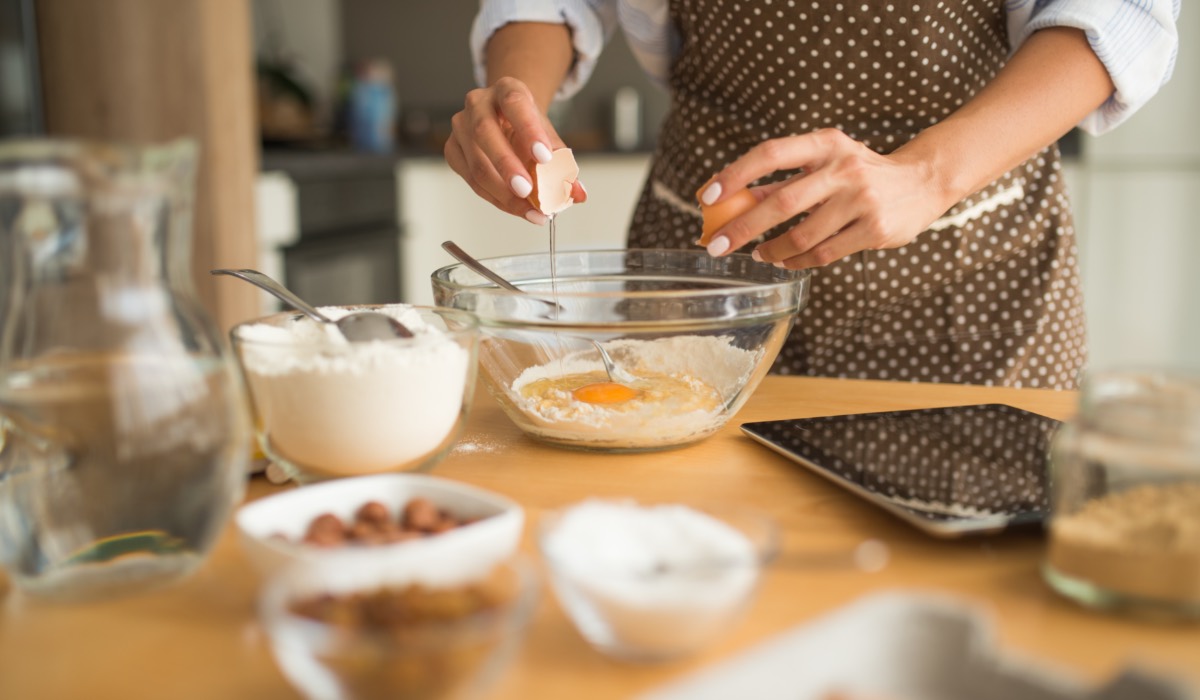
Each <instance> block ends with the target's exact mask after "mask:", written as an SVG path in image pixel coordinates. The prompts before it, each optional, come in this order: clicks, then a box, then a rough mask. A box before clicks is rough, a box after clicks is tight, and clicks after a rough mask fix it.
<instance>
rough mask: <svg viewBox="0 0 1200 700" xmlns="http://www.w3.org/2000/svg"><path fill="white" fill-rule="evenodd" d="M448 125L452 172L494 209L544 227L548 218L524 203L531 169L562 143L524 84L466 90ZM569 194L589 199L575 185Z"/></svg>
mask: <svg viewBox="0 0 1200 700" xmlns="http://www.w3.org/2000/svg"><path fill="white" fill-rule="evenodd" d="M450 123H451V133H450V138H449V139H448V140H447V141H446V147H445V149H444V152H445V155H446V162H447V163H448V164H449V165H450V168H451V169H453V170H454V172H456V173H458V174H459V175H460V176H462V179H464V180H466V181H467V184H468V185H470V186H471V189H473V190H475V194H477V195H479V196H480V197H482V198H483V199H485V200H487V201H489V202H491V203H492V205H494V206H495V207H496V208H497V209H501V210H503V211H506V212H508V213H509V214H512V215H514V216H520V217H523V218H525V219H526V220H528V221H529V222H531V223H534V224H537V225H539V226H540V225H542V224H545V223H546V215H545V214H543V213H542V212H540V211H538V210H537V209H536V208H534V206H533V205H532V204H531V203H530V202H529V200H528V199H527V198H528V197H529V193H530V192H532V191H533V174H532V167H533V165H534V164H535V163H545V162H547V161H549V160H550V155H551V152H552V151H554V150H555V149H558V148H563V146H564V144H563V142H562V139H560V138H559V137H558V133H557V132H556V131H555V130H554V126H553V125H551V124H550V120H549V119H547V118H546V115H545V114H543V113H542V111H541V110H540V109H538V106H537V103H536V102H535V101H534V99H533V94H532V93H531V92H530V90H529V88H528V87H527V86H526V85H525V83H523V82H521V81H520V80H517V79H516V78H500V79H499V80H497V81H495V82H494V83H492V85H490V86H489V87H486V88H479V89H476V90H472V91H471V92H468V93H467V98H466V102H465V106H464V107H463V110H462V111H461V112H459V113H457V114H455V115H454V118H453V119H452V120H451V122H450ZM572 195H573V196H574V198H575V202H576V203H581V202H583V201H585V200H586V199H587V192H586V191H585V190H584V189H583V187H582V186H581V185H580V184H579V183H578V182H576V183H575V188H574V191H573V192H572Z"/></svg>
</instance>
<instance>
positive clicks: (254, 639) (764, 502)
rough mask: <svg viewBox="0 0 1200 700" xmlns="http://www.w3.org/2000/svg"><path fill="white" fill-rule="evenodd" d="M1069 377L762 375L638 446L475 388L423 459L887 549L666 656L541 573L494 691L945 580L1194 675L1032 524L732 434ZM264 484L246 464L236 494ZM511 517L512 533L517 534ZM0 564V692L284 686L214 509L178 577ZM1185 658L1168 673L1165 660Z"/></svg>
mask: <svg viewBox="0 0 1200 700" xmlns="http://www.w3.org/2000/svg"><path fill="white" fill-rule="evenodd" d="M1076 398H1077V397H1076V395H1075V394H1073V393H1069V392H1051V391H1044V390H1030V389H997V388H985V387H969V386H955V385H922V384H908V383H899V382H861V381H848V380H831V379H810V378H798V377H776V376H772V377H768V378H767V379H766V380H765V381H764V382H763V383H762V385H761V386H760V387H759V389H758V390H757V391H756V392H755V394H754V395H753V396H752V397H751V399H750V401H749V402H748V403H747V404H746V406H745V407H744V408H743V410H742V411H741V412H740V413H739V414H738V416H737V417H736V420H735V421H733V422H732V423H730V424H729V425H728V426H726V427H725V428H724V429H723V430H722V431H721V432H719V433H718V434H716V435H715V436H713V437H711V438H709V439H708V440H705V441H704V442H701V443H699V444H697V445H693V446H691V447H687V448H683V449H678V450H672V451H666V452H658V453H648V454H631V455H609V454H592V453H583V452H574V451H565V450H562V449H556V448H552V447H548V446H544V445H541V444H539V443H536V442H534V441H532V440H529V439H527V438H525V437H524V436H523V435H522V434H521V433H520V432H519V431H518V430H517V428H516V427H515V426H514V425H513V424H512V423H511V422H510V421H509V420H508V419H507V418H506V417H505V416H504V415H503V414H502V413H501V412H500V409H499V407H498V406H497V405H496V404H495V403H494V402H493V401H492V399H491V398H490V397H489V396H488V395H487V394H486V392H484V391H482V390H481V391H480V392H479V394H478V397H477V401H476V404H475V407H474V408H473V411H472V414H471V416H470V418H469V420H468V423H467V426H466V430H465V432H464V434H463V435H462V436H461V438H460V439H459V441H458V443H457V445H456V447H455V449H454V451H453V452H452V453H451V454H450V455H449V457H448V458H447V459H446V460H445V461H444V462H443V463H442V464H441V465H439V466H438V467H437V468H436V469H435V470H434V471H433V473H434V474H436V475H438V476H442V477H448V478H453V479H457V480H460V481H464V482H467V483H471V484H475V485H478V486H481V487H484V488H488V489H492V490H495V491H498V492H500V493H503V494H506V495H508V496H510V497H512V498H514V499H516V500H517V501H518V502H520V503H521V504H522V505H523V506H524V507H525V508H526V510H527V517H528V522H529V523H530V524H531V525H532V524H534V523H536V522H537V520H538V515H539V514H540V513H541V512H542V511H544V510H547V509H553V508H558V507H561V506H564V505H567V504H570V503H573V502H576V501H579V500H581V499H584V498H587V497H590V496H599V497H616V496H633V497H638V498H643V499H671V498H681V499H697V500H701V501H702V500H706V499H720V500H724V501H728V502H731V503H738V504H742V505H746V506H751V507H754V508H758V509H761V510H762V511H764V512H766V513H768V514H770V515H771V516H773V517H774V518H776V519H777V520H778V521H779V523H780V525H781V528H782V532H783V550H784V553H785V556H784V558H785V559H786V554H787V553H788V552H792V553H803V552H814V551H816V552H821V551H829V550H844V549H847V548H849V547H851V546H853V545H854V544H856V543H857V542H859V541H860V540H862V539H864V538H877V539H881V540H883V541H884V542H886V544H887V545H888V547H889V548H890V550H891V561H890V563H889V565H888V566H887V568H885V569H884V570H883V571H881V572H879V573H874V574H867V573H859V572H854V571H835V570H802V569H796V568H788V567H787V566H786V565H784V564H782V563H780V564H778V565H776V566H773V567H772V568H771V569H770V570H769V571H768V573H767V575H766V577H765V580H764V583H763V586H762V590H761V592H760V594H759V597H758V599H757V601H756V602H755V603H754V604H753V606H752V607H751V609H750V610H749V612H748V615H747V617H746V619H744V620H743V621H742V622H741V623H740V624H739V625H738V626H737V627H736V628H735V629H734V630H733V631H732V632H731V634H730V635H729V636H728V638H727V639H725V640H724V641H723V642H722V643H720V644H718V645H717V646H716V647H714V648H712V649H709V650H707V651H706V652H705V653H703V654H702V655H700V656H698V657H696V658H692V659H689V660H686V661H682V662H678V663H672V664H665V665H623V664H619V663H617V662H614V661H610V660H608V659H606V658H604V657H602V656H600V655H599V654H598V653H596V652H594V651H593V650H592V649H591V648H590V647H588V646H587V644H586V643H585V642H584V641H583V640H582V638H581V637H580V636H579V635H578V634H577V633H576V632H575V630H574V629H573V628H572V627H571V624H570V622H569V621H568V620H567V619H566V617H565V616H564V615H563V613H562V612H561V610H560V609H559V608H558V606H557V604H556V603H555V602H554V600H553V597H552V595H551V594H550V591H549V589H548V588H546V589H545V590H544V591H543V597H542V601H541V603H540V605H539V608H538V611H537V613H536V615H535V618H534V622H533V626H532V628H531V630H530V632H529V634H528V637H527V639H526V640H525V644H524V646H523V648H522V650H521V652H520V654H519V656H518V658H517V660H516V662H515V665H514V666H513V667H512V668H511V669H510V670H509V672H508V673H507V674H506V675H505V676H504V678H503V680H502V681H501V684H500V686H499V687H498V688H497V691H496V694H495V697H496V698H502V699H508V698H512V699H517V698H521V699H524V698H539V699H540V698H572V699H576V698H584V699H586V698H598V699H599V698H603V699H606V700H607V699H608V698H624V697H629V696H631V695H634V694H637V693H639V692H642V691H647V690H650V689H652V688H655V687H657V686H659V685H660V684H663V683H666V682H668V681H672V680H675V679H678V678H680V677H681V676H683V675H685V674H687V673H689V672H692V671H695V670H698V669H700V668H702V667H705V666H708V665H711V664H713V663H716V662H718V661H721V660H724V659H726V658H728V657H730V656H731V655H733V654H735V653H736V652H738V651H741V650H743V649H746V648H747V647H749V646H751V645H753V644H754V643H756V642H759V641H762V640H764V639H766V638H768V637H770V636H771V635H774V634H776V633H779V632H782V631H784V630H786V629H789V628H791V627H793V626H795V625H798V624H802V623H805V622H808V621H811V620H813V619H815V618H817V617H819V616H821V615H822V614H824V613H827V612H829V611H831V610H834V609H836V608H839V607H841V606H843V605H846V604H848V603H850V602H851V601H854V600H855V599H858V598H859V597H861V596H863V595H866V594H870V593H874V592H879V591H882V590H885V589H888V590H890V589H902V590H911V589H916V590H923V591H933V592H936V593H939V594H945V595H949V596H953V597H955V598H959V599H962V600H964V601H967V602H969V603H971V604H974V605H977V606H979V607H980V608H981V609H982V610H984V611H985V612H987V613H990V616H991V618H992V619H991V621H990V622H991V623H992V625H993V627H994V631H995V637H996V642H997V644H998V645H999V646H1000V647H1001V650H1002V653H1003V654H1004V655H1015V657H1016V658H1019V659H1024V660H1026V661H1029V660H1032V661H1034V662H1036V663H1037V664H1038V665H1040V666H1049V667H1050V668H1053V669H1058V670H1061V671H1062V672H1063V673H1065V674H1067V676H1068V677H1070V676H1077V677H1080V678H1082V679H1084V680H1087V681H1095V682H1099V681H1101V680H1104V679H1107V678H1110V677H1111V676H1113V675H1115V674H1116V673H1117V672H1118V671H1119V670H1121V669H1124V668H1126V667H1129V666H1131V665H1132V666H1139V667H1145V668H1149V669H1157V670H1163V671H1170V672H1173V673H1175V674H1191V675H1190V677H1191V679H1192V680H1193V681H1194V682H1197V683H1200V675H1197V674H1200V643H1198V641H1197V640H1198V639H1200V630H1198V628H1197V627H1196V626H1194V625H1193V626H1187V625H1167V624H1155V623H1149V622H1140V621H1137V620H1134V619H1130V618H1125V617H1116V616H1110V615H1103V614H1098V613H1094V612H1090V611H1087V610H1084V609H1081V608H1079V607H1076V606H1075V605H1073V604H1071V603H1069V602H1068V601H1066V600H1064V599H1062V598H1060V597H1058V596H1057V595H1056V594H1054V593H1053V592H1051V591H1050V589H1049V588H1048V587H1047V586H1046V585H1045V584H1044V583H1043V582H1042V580H1041V577H1040V575H1039V573H1038V567H1039V564H1040V561H1041V557H1042V553H1043V538H1042V536H1041V535H1040V534H1039V533H1037V532H1031V531H1025V532H1009V533H1004V534H1000V535H995V536H989V537H983V538H976V539H964V540H958V541H954V540H938V539H934V538H931V537H929V536H926V535H924V534H922V533H921V532H919V531H917V530H915V529H913V528H911V527H909V526H908V525H906V524H904V523H902V522H901V521H899V520H897V519H895V518H894V517H892V516H890V515H888V514H886V513H884V512H882V511H880V510H878V509H876V508H875V507H873V506H870V505H868V504H866V503H865V502H863V501H861V500H860V499H858V498H857V497H855V496H853V495H851V494H849V493H848V492H846V491H844V490H842V489H841V488H839V487H836V486H834V485H832V484H830V483H828V482H826V481H825V480H824V479H822V478H821V477H818V476H816V475H813V474H811V473H808V472H806V471H804V470H802V469H800V468H798V467H796V466H795V465H793V464H792V463H791V462H789V461H788V460H786V459H785V458H783V457H780V456H778V455H776V454H775V453H773V452H771V451H769V450H767V449H765V448H763V447H761V446H759V445H758V444H757V443H754V442H752V441H751V440H750V439H748V438H746V437H744V436H743V435H742V434H741V432H740V430H739V429H738V425H739V424H741V423H743V422H748V421H758V420H770V419H780V418H800V417H805V416H816V415H834V414H841V413H857V412H865V411H873V410H890V409H904V408H922V407H932V406H947V405H959V404H968V403H984V402H1001V403H1008V404H1011V405H1014V406H1017V407H1020V408H1025V409H1027V410H1031V411H1035V412H1039V413H1042V414H1044V415H1048V416H1052V417H1055V418H1067V417H1069V416H1070V415H1071V414H1072V413H1073V411H1074V407H1075V401H1076ZM281 488H287V487H278V486H272V485H270V484H268V483H266V482H265V481H262V480H259V479H255V480H253V481H252V482H251V484H250V491H249V498H256V497H260V496H263V495H266V494H269V493H273V492H277V491H279V490H280V489H281ZM531 529H532V528H531V527H527V533H526V543H525V547H526V549H527V551H532V546H531V545H532V540H531V539H530V535H529V531H530V530H531ZM3 584H4V581H3V579H2V578H0V596H4V600H3V610H2V612H0V697H2V698H34V697H36V698H43V699H44V698H49V699H54V698H72V699H73V698H81V697H87V698H90V699H91V700H109V699H113V700H116V699H118V698H119V699H121V700H124V699H126V698H132V697H163V698H173V699H175V700H192V699H196V700H199V699H204V700H209V699H211V698H255V699H256V700H272V699H275V698H296V697H298V694H297V693H296V692H295V691H293V690H292V689H291V688H290V687H289V686H288V685H287V684H286V683H285V681H284V679H283V678H282V676H281V675H280V673H279V671H278V670H277V668H276V667H275V665H274V663H273V662H272V660H271V657H270V655H269V652H268V650H267V646H266V637H265V635H264V633H263V631H262V629H261V627H260V626H259V625H258V623H257V621H256V618H255V605H256V595H257V590H258V581H257V580H256V578H255V574H254V570H253V569H252V568H251V566H250V564H249V563H248V562H247V561H246V560H245V559H244V557H243V555H242V553H241V550H240V548H239V545H238V543H237V540H236V533H235V531H234V530H233V528H232V527H229V528H227V529H226V531H225V532H224V533H223V534H222V538H221V540H220V542H219V544H218V546H217V548H216V549H215V552H214V554H213V556H212V557H211V558H210V560H209V561H208V562H207V563H206V564H205V566H204V567H203V568H201V570H200V571H199V572H197V573H196V574H195V575H194V576H192V577H191V578H190V579H188V580H187V581H185V582H183V583H181V584H179V585H177V586H175V587H173V588H170V589H167V590H163V591H160V592H156V593H152V594H147V595H143V596H140V597H136V598H132V599H128V600H122V601H115V602H111V603H102V604H92V605H76V606H56V605H49V604H42V603H38V602H35V601H33V600H30V599H28V598H26V597H24V596H23V595H22V594H20V593H18V592H17V591H14V590H11V589H10V590H8V591H7V593H4V592H3V591H4V585H3ZM1185 677H1187V676H1185Z"/></svg>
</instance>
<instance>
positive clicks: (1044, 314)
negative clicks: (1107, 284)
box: [629, 0, 1086, 389]
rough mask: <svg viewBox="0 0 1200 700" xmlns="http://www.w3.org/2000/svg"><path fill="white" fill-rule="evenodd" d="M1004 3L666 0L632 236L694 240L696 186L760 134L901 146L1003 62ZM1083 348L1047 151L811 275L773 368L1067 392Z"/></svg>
mask: <svg viewBox="0 0 1200 700" xmlns="http://www.w3.org/2000/svg"><path fill="white" fill-rule="evenodd" d="M1003 5H1004V2H1003V0H942V1H940V2H935V1H931V0H907V1H906V2H904V3H901V2H863V1H861V0H860V1H859V2H848V1H846V0H843V1H842V2H834V1H832V0H736V1H734V0H671V12H672V16H673V18H674V20H675V22H676V27H677V28H678V30H679V34H680V36H681V39H682V45H681V50H680V54H679V57H678V59H677V60H676V62H675V64H674V65H673V67H672V73H671V78H670V80H671V89H672V96H673V97H672V105H671V109H670V112H669V113H668V115H667V117H666V119H665V122H664V124H663V127H662V132H661V136H660V139H659V146H658V150H657V152H656V154H655V159H654V163H653V165H652V167H651V171H650V177H649V179H648V181H647V183H646V186H645V188H644V190H643V192H642V196H641V199H640V200H639V202H638V206H637V209H636V211H635V213H634V218H633V222H632V224H631V227H630V238H629V245H630V246H631V247H645V248H656V247H659V248H664V247H665V248H671V247H685V246H691V245H695V244H696V241H697V239H698V238H699V235H700V219H699V212H698V211H697V209H696V206H695V195H694V193H695V191H696V190H697V189H698V188H699V187H700V185H701V184H703V183H704V182H705V181H706V180H707V179H708V178H709V177H710V176H711V175H712V174H713V173H714V172H716V171H717V170H719V169H721V168H722V167H723V166H725V165H726V164H728V163H730V162H732V161H733V160H734V159H736V158H737V157H738V156H740V155H741V154H743V153H745V152H746V151H747V150H749V149H750V148H752V147H753V146H754V145H756V144H758V143H760V142H762V141H764V140H766V139H771V138H776V137H780V136H787V135H792V134H802V133H806V132H809V131H813V130H816V129H820V128H823V127H836V128H838V129H841V130H842V131H844V132H846V133H847V134H848V135H850V136H851V137H853V138H855V139H857V140H860V141H862V142H864V143H865V144H867V145H868V146H869V147H870V148H872V149H874V150H876V151H878V152H880V153H887V152H890V151H892V150H894V149H895V148H897V147H898V146H900V145H902V144H903V143H905V142H907V141H908V140H909V139H910V138H912V137H913V136H914V135H915V134H916V133H917V132H919V131H920V130H921V129H923V128H925V127H927V126H929V125H930V124H933V123H935V122H937V121H938V120H939V119H941V118H943V117H945V116H946V115H947V114H949V113H951V112H952V111H954V110H955V109H956V108H957V107H959V106H960V105H962V104H963V103H964V102H965V101H966V100H967V99H969V98H970V96H971V95H973V94H974V93H976V92H977V91H978V90H979V89H980V88H982V87H983V86H984V85H985V84H986V83H987V82H988V81H989V80H990V79H991V78H992V77H993V76H994V75H995V73H996V72H997V71H998V70H999V69H1000V67H1001V65H1002V64H1003V62H1004V60H1005V58H1006V57H1007V53H1008V49H1007V37H1006V33H1005V26H1004V8H1003ZM979 137H980V139H985V138H987V134H980V135H979ZM792 174H794V172H787V173H777V174H775V175H774V176H772V177H771V178H769V180H772V181H773V180H779V179H783V178H786V177H788V176H790V175H792ZM766 181H767V180H764V182H766ZM786 229H787V226H781V227H779V228H777V229H776V230H774V231H772V232H769V234H768V235H769V236H773V235H776V234H778V233H781V232H783V231H785V230H786ZM746 250H747V251H748V250H750V248H749V247H747V248H746ZM1085 355H1086V351H1085V329H1084V319H1083V306H1082V297H1081V294H1080V289H1079V277H1078V265H1077V261H1076V253H1075V239H1074V233H1073V230H1072V223H1071V217H1070V210H1069V204H1068V202H1067V197H1066V194H1065V191H1064V187H1063V181H1062V172H1061V167H1060V162H1059V156H1058V150H1057V148H1056V147H1054V146H1051V147H1050V148H1047V149H1046V150H1044V151H1042V152H1041V153H1039V154H1037V155H1036V156H1034V157H1033V158H1031V159H1029V160H1028V161H1026V162H1025V163H1022V164H1021V165H1019V166H1018V167H1016V168H1015V169H1013V170H1012V171H1011V172H1009V173H1007V174H1006V175H1004V176H1002V177H1001V178H999V179H998V180H996V181H995V182H993V183H992V184H990V185H989V186H987V187H986V188H984V189H983V190H982V191H980V192H978V193H976V194H974V195H972V196H970V197H968V198H967V199H965V200H963V201H962V202H960V203H959V204H957V205H956V206H954V207H953V208H951V209H950V210H949V211H948V212H946V213H945V215H944V216H942V217H941V218H940V219H938V220H937V221H936V222H934V224H933V225H932V226H931V227H930V228H929V229H928V230H926V231H924V232H922V233H921V234H920V235H919V236H917V238H916V239H915V240H914V241H913V242H912V243H909V244H908V245H906V246H904V247H902V248H898V249H894V250H879V251H864V252H861V253H857V254H855V255H852V256H849V257H847V258H845V259H843V260H841V261H838V262H835V263H833V264H830V265H828V266H826V267H824V268H821V269H819V270H817V271H816V274H815V275H814V277H813V284H812V294H811V297H810V299H809V302H808V305H807V306H806V308H805V309H804V310H803V311H801V313H800V314H799V316H798V317H797V319H796V327H795V329H794V330H793V332H792V335H791V337H790V338H789V339H788V342H787V344H786V345H785V347H784V349H783V351H782V352H781V353H780V356H779V358H778V360H777V361H776V363H775V366H774V368H773V371H775V372H777V373H781V374H804V375H814V376H833V377H849V378H861V379H893V380H905V381H927V382H952V383H970V384H991V385H1005V386H1024V387H1043V388H1056V389H1071V388H1076V387H1077V382H1078V373H1079V370H1080V369H1081V367H1082V365H1083V362H1084V360H1085Z"/></svg>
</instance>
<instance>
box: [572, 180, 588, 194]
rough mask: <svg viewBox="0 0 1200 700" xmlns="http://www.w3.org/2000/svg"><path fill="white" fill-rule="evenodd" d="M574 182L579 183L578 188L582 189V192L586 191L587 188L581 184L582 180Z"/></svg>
mask: <svg viewBox="0 0 1200 700" xmlns="http://www.w3.org/2000/svg"><path fill="white" fill-rule="evenodd" d="M575 182H576V183H578V184H579V189H581V190H583V193H584V194H587V193H588V191H587V188H586V187H584V186H583V180H576V181H575Z"/></svg>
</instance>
